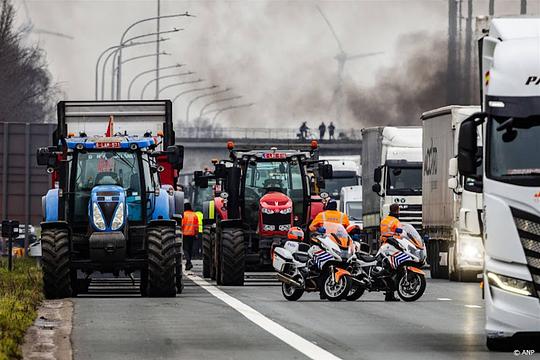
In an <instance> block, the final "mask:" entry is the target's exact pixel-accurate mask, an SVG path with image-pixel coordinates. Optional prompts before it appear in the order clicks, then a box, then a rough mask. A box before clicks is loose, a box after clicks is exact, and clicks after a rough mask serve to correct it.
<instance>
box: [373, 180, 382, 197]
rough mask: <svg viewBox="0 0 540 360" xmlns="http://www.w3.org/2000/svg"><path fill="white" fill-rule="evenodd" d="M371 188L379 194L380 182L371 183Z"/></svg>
mask: <svg viewBox="0 0 540 360" xmlns="http://www.w3.org/2000/svg"><path fill="white" fill-rule="evenodd" d="M371 190H373V192H375V193H377V194H378V195H380V194H381V190H382V188H381V184H379V183H375V184H373V185H372V186H371Z"/></svg>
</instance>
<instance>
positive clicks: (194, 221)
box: [182, 203, 199, 270]
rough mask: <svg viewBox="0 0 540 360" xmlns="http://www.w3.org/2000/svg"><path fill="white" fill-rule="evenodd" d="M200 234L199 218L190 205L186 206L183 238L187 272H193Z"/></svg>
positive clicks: (186, 204)
mask: <svg viewBox="0 0 540 360" xmlns="http://www.w3.org/2000/svg"><path fill="white" fill-rule="evenodd" d="M198 234H199V218H198V216H197V214H195V212H194V211H193V209H192V208H191V204H190V203H185V204H184V217H183V218H182V238H183V242H184V254H185V257H186V270H191V269H192V268H193V264H192V263H191V258H192V257H193V244H194V243H195V240H196V239H197V235H198Z"/></svg>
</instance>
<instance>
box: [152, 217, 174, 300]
mask: <svg viewBox="0 0 540 360" xmlns="http://www.w3.org/2000/svg"><path fill="white" fill-rule="evenodd" d="M174 230H175V229H174V227H170V226H156V227H151V228H148V230H147V231H148V232H147V241H148V296H150V297H174V296H175V295H176V282H175V243H174V242H175V239H174V237H175V234H174Z"/></svg>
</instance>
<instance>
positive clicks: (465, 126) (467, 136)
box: [457, 115, 478, 176]
mask: <svg viewBox="0 0 540 360" xmlns="http://www.w3.org/2000/svg"><path fill="white" fill-rule="evenodd" d="M475 119H476V117H475V115H472V116H471V117H469V118H467V119H465V120H463V122H462V123H461V126H460V127H459V140H458V142H459V145H458V157H457V161H458V171H459V172H460V173H461V175H465V176H473V175H475V174H476V167H477V156H476V154H477V151H478V145H477V138H478V130H477V124H476V121H475Z"/></svg>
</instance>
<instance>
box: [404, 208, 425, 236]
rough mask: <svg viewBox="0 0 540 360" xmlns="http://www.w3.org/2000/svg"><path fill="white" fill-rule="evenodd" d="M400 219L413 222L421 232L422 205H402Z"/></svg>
mask: <svg viewBox="0 0 540 360" xmlns="http://www.w3.org/2000/svg"><path fill="white" fill-rule="evenodd" d="M399 221H401V222H406V223H409V224H411V225H412V226H414V228H415V229H416V230H417V231H418V232H420V231H421V230H422V205H420V204H412V205H408V204H402V205H400V206H399Z"/></svg>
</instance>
